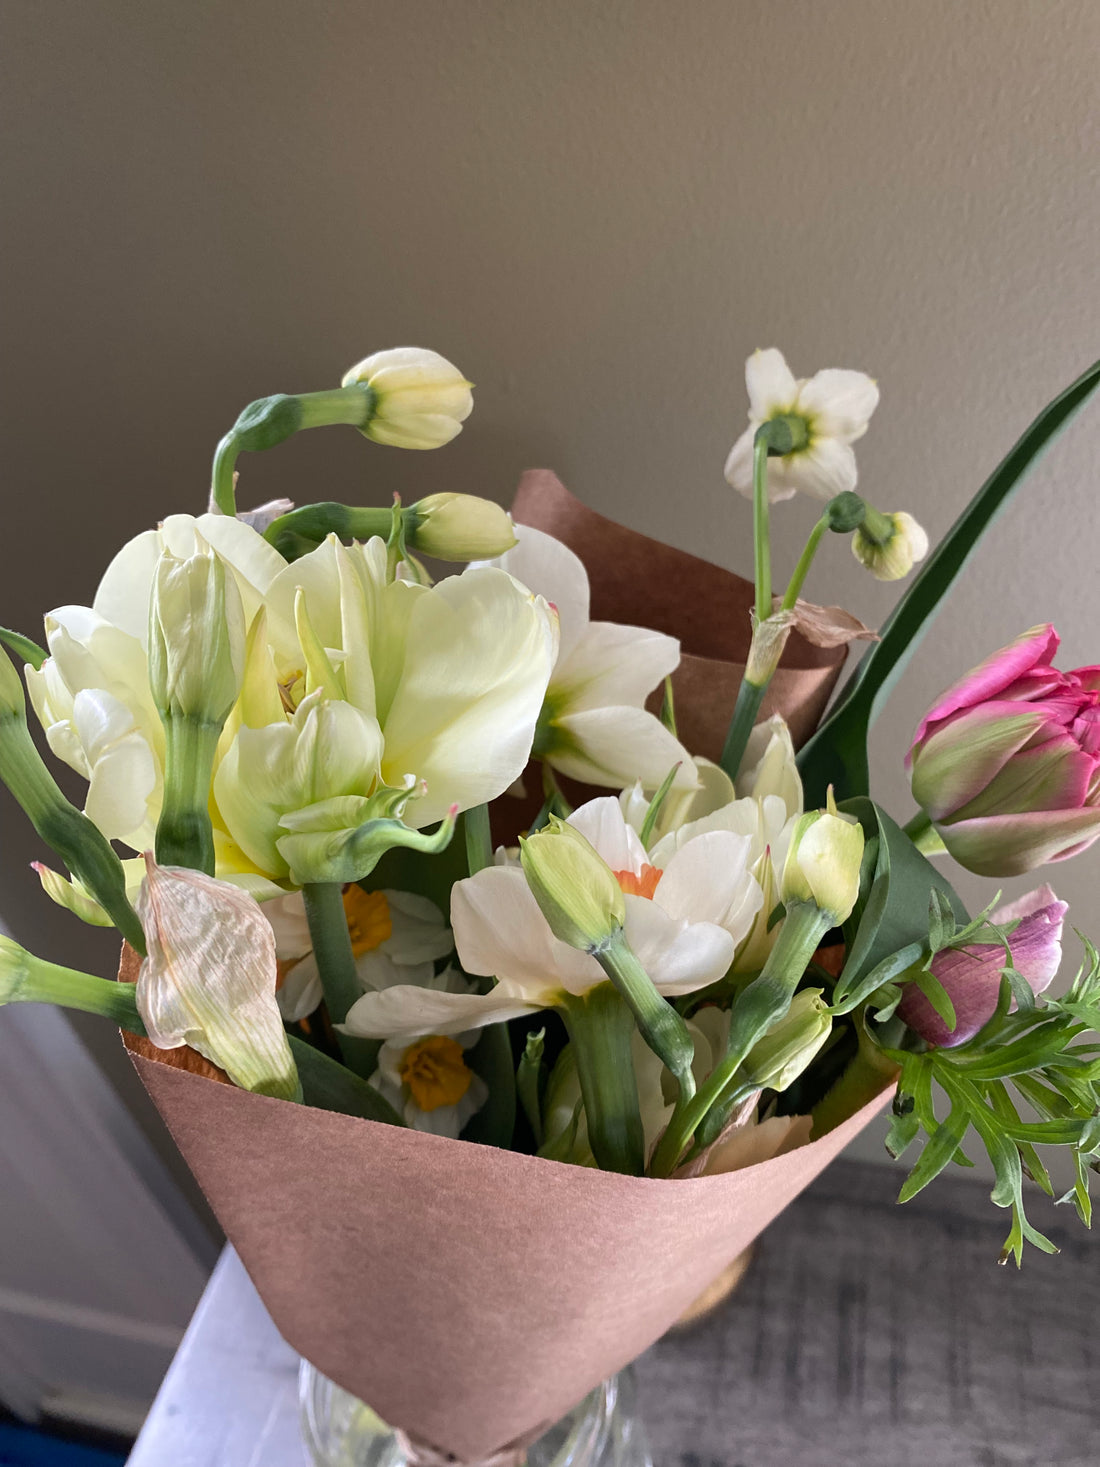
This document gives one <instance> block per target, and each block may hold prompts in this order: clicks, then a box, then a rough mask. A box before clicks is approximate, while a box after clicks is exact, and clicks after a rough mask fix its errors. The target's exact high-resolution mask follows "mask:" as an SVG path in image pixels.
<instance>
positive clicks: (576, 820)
mask: <svg viewBox="0 0 1100 1467" xmlns="http://www.w3.org/2000/svg"><path fill="white" fill-rule="evenodd" d="M567 823H568V824H569V825H572V826H573V827H574V829H576V830H579V831H580V833H581V834H582V835H583V836H584V838H585V839H586V840H587V841H588V843H589V845H591V846H592V847H593V848H594V849H595V851H596V853H597V855H599V856H602V857H603V859H604V860H605V861H606V862H607V864H608V865H609V866H610V867H611V869H612V871H630V872H632V873H633V874H634V875H635V876H637V875H638V874H639V873H640V872H641V869H642V867H643V866H645V865H646V864H647V860H646V853H645V847H644V846H643V845H642V843H641V841H640V840H639V839H638V836H637V835H636V833H635V832H634V831H633V830H631V828H630V826H629V825H627V823H626V821H625V819H624V818H623V812H622V807H621V806H620V804H619V802H618V800H616V799H615V797H614V796H613V795H604V796H603V797H602V798H601V799H598V800H589V801H588V802H587V803H586V804H584V805H581V806H580V807H579V808H578V809H576V810H574V811H573V813H572V815H570V816H569V819H568V822H567Z"/></svg>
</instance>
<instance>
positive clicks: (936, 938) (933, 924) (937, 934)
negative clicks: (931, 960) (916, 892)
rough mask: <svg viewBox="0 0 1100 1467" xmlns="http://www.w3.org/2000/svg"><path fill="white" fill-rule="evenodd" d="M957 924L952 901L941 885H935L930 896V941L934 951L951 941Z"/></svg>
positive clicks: (936, 951)
mask: <svg viewBox="0 0 1100 1467" xmlns="http://www.w3.org/2000/svg"><path fill="white" fill-rule="evenodd" d="M955 926H956V924H955V913H954V911H953V910H952V908H951V903H950V902H949V901H948V900H947V898H946V896H944V894H943V892H942V891H940V889H939V887H938V886H934V887H933V888H932V890H931V892H930V893H929V896H928V941H929V944H930V946H931V948H932V951H933V952H934V953H938V952H939V950H940V948H942V947H946V946H947V944H948V943H949V942H950V941H951V939H952V937H954V935H955Z"/></svg>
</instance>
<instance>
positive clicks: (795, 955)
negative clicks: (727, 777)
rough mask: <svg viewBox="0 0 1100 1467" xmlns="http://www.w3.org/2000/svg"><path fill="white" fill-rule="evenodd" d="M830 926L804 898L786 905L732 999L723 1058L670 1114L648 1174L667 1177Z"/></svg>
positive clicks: (782, 1009) (783, 1005) (783, 1007)
mask: <svg viewBox="0 0 1100 1467" xmlns="http://www.w3.org/2000/svg"><path fill="white" fill-rule="evenodd" d="M832 925H833V919H832V917H831V916H830V915H829V914H828V913H825V912H822V911H819V909H818V908H817V907H815V906H813V905H812V904H810V903H808V902H806V903H798V904H796V905H792V906H791V907H790V908H788V911H787V915H786V917H785V918H784V919H783V926H782V928H781V929H780V932H779V937H778V940H777V941H776V944H775V946H774V947H773V948H772V950H771V952H770V953H769V954H768V960H767V962H766V963H765V964H764V968H763V971H762V972H761V973H760V976H759V977H758V978H754V979H753V981H752V982H751V983H750V984H749V985H748V987H747V988H745V989H743V990H742V992H741V993H740V995H739V996H738V998H737V1000H736V1002H735V1003H734V1006H733V1011H732V1013H731V1015H730V1033H729V1042H728V1045H727V1048H726V1053H725V1055H724V1057H723V1058H722V1059H721V1060H720V1061H719V1063H718V1064H717V1065H716V1066H715V1068H714V1070H713V1071H712V1073H711V1074H710V1076H709V1077H708V1079H707V1081H706V1083H705V1084H704V1085H703V1086H702V1087H701V1088H700V1090H699V1093H698V1094H697V1095H696V1096H695V1098H694V1099H693V1100H692V1101H691V1102H690V1104H688V1105H687V1106H685V1107H684V1108H683V1112H682V1113H681V1114H680V1115H679V1116H676V1115H674V1116H673V1118H672V1121H671V1122H670V1123H669V1126H668V1129H667V1130H666V1132H665V1134H664V1136H663V1138H662V1139H661V1142H660V1144H659V1145H658V1147H657V1150H656V1152H655V1153H654V1156H653V1162H652V1165H651V1167H650V1173H651V1175H652V1176H655V1177H668V1176H671V1175H672V1173H673V1172H674V1171H675V1169H676V1166H677V1164H678V1163H679V1160H680V1157H681V1155H682V1154H683V1151H684V1148H685V1147H686V1146H687V1144H688V1142H689V1141H690V1140H691V1137H692V1135H693V1134H694V1133H695V1131H696V1129H697V1128H698V1127H699V1125H700V1124H701V1123H702V1121H703V1119H704V1117H705V1116H706V1115H707V1113H708V1111H709V1110H710V1109H711V1107H712V1106H714V1105H716V1104H718V1103H720V1102H721V1100H722V1098H723V1096H724V1094H725V1092H726V1090H727V1087H729V1086H730V1084H731V1082H732V1081H733V1079H734V1077H735V1075H736V1074H737V1071H738V1069H739V1068H740V1066H741V1064H742V1063H743V1062H744V1059H745V1056H746V1055H747V1054H748V1052H749V1050H750V1049H752V1047H753V1045H754V1044H755V1043H756V1042H757V1040H758V1039H761V1038H762V1037H763V1036H764V1035H765V1034H766V1033H767V1032H768V1030H769V1029H770V1028H771V1027H772V1025H773V1024H776V1023H778V1022H779V1020H780V1019H782V1018H783V1016H784V1015H785V1014H786V1012H787V1010H788V1009H789V1008H790V1006H791V999H792V998H793V997H794V992H795V989H796V988H797V987H798V982H799V979H800V978H801V977H802V975H803V973H805V971H806V965H807V964H808V963H809V961H810V959H811V958H812V957H813V955H814V951H815V949H816V948H817V945H818V943H819V942H820V941H821V939H822V937H824V935H825V933H826V932H828V930H829V928H830V927H831V926H832Z"/></svg>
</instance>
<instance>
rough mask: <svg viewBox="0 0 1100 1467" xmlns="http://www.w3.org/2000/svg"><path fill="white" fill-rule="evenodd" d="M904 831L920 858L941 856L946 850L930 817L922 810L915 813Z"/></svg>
mask: <svg viewBox="0 0 1100 1467" xmlns="http://www.w3.org/2000/svg"><path fill="white" fill-rule="evenodd" d="M904 830H905V834H906V835H907V836H908V837H909V839H910V840H911V841H912V842H913V844H914V845H915V846H916V848H917V850H918V851H920V853H921V855H922V856H942V855H943V854H944V852H945V851H946V850H947V847H946V846H945V845H944V843H943V840H942V839H941V837H940V833H939V831H938V830H937V829H936V827H935V826H934V825H933V824H932V818H931V816H930V815H926V814H925V813H924V811H923V810H918V811H917V813H916V814H915V815H914V816H913V818H912V820H910V821H909V822H908V824H907V825H905V827H904Z"/></svg>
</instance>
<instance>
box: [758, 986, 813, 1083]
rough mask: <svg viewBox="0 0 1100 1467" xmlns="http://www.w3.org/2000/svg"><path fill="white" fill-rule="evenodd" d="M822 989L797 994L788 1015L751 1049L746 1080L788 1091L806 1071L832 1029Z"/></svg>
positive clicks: (810, 989)
mask: <svg viewBox="0 0 1100 1467" xmlns="http://www.w3.org/2000/svg"><path fill="white" fill-rule="evenodd" d="M821 995H822V990H821V989H820V988H804V989H803V990H802V991H801V992H800V993H796V994H795V996H794V998H793V999H792V1000H791V1006H790V1008H789V1009H788V1010H787V1013H786V1015H785V1016H784V1017H783V1018H782V1019H780V1020H779V1022H778V1024H775V1025H774V1026H773V1027H772V1028H771V1029H769V1030H768V1032H767V1033H766V1034H765V1035H764V1037H763V1039H758V1040H757V1042H756V1043H755V1044H754V1045H753V1047H752V1049H750V1050H749V1053H748V1056H747V1057H746V1059H745V1063H744V1072H745V1076H746V1079H748V1080H749V1081H750V1082H751V1083H752V1084H753V1085H759V1086H760V1088H761V1089H762V1090H763V1089H767V1090H786V1089H787V1087H788V1086H789V1085H792V1084H793V1083H794V1082H795V1080H797V1079H798V1077H799V1075H801V1074H802V1072H803V1071H804V1070H805V1069H807V1068H808V1067H809V1065H810V1062H811V1060H813V1058H814V1056H815V1055H816V1054H817V1052H818V1050H819V1049H820V1048H821V1046H822V1045H823V1044H824V1043H825V1041H826V1039H828V1037H829V1034H830V1032H831V1030H832V1027H833V1020H832V1016H831V1015H830V1013H829V1010H828V1006H827V1005H826V1004H825V1002H824V1000H823V999H822V996H821Z"/></svg>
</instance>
